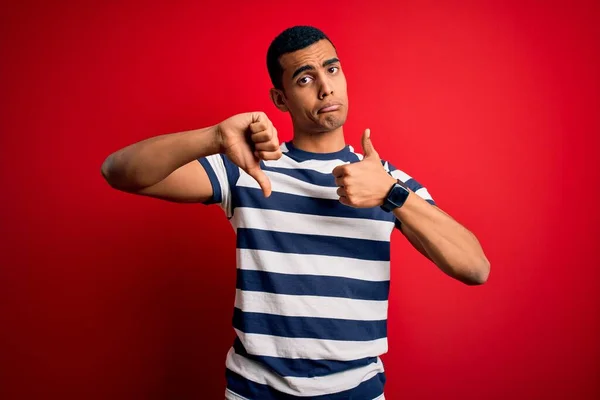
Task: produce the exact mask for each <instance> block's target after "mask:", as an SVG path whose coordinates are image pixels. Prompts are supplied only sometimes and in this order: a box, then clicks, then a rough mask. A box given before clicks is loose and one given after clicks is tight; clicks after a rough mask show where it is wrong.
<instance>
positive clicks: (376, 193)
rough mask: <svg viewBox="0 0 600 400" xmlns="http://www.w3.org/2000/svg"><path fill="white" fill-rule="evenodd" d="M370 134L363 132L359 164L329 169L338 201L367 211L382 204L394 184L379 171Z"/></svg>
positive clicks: (386, 175)
mask: <svg viewBox="0 0 600 400" xmlns="http://www.w3.org/2000/svg"><path fill="white" fill-rule="evenodd" d="M370 135H371V131H370V129H366V130H365V132H364V133H363V137H362V147H363V152H364V158H363V159H362V161H359V162H356V163H352V164H345V165H339V166H337V167H335V168H334V169H333V176H334V177H335V184H336V185H337V186H338V190H337V194H338V196H340V202H341V203H342V204H345V205H347V206H350V207H355V208H370V207H377V206H380V205H382V204H383V201H384V199H385V196H386V195H387V194H388V192H389V191H390V188H391V187H392V185H393V184H394V183H396V179H394V178H393V177H392V176H390V175H389V174H388V173H387V172H386V171H385V169H384V168H383V165H382V164H381V158H379V154H378V153H377V151H376V150H375V148H374V147H373V143H371V137H370Z"/></svg>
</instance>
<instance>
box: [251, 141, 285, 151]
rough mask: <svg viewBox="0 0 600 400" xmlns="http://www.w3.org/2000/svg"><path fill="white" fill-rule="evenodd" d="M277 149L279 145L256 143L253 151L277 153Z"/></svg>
mask: <svg viewBox="0 0 600 400" xmlns="http://www.w3.org/2000/svg"><path fill="white" fill-rule="evenodd" d="M278 149H279V144H278V143H275V142H273V141H272V140H271V141H268V142H262V143H256V144H255V145H254V150H256V151H277V150H278Z"/></svg>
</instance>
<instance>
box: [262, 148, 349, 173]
mask: <svg viewBox="0 0 600 400" xmlns="http://www.w3.org/2000/svg"><path fill="white" fill-rule="evenodd" d="M282 151H283V150H282ZM264 163H265V165H266V166H267V167H276V168H285V169H310V170H313V171H317V172H320V173H322V174H331V173H332V172H333V169H334V168H335V167H337V166H338V165H343V164H349V163H350V162H349V161H343V160H306V161H301V162H298V161H296V160H294V159H293V158H290V157H288V156H285V157H281V158H280V159H279V160H267V161H264Z"/></svg>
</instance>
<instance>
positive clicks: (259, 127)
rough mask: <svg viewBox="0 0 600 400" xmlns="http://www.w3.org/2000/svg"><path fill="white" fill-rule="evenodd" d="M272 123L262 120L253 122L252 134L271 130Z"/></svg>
mask: <svg viewBox="0 0 600 400" xmlns="http://www.w3.org/2000/svg"><path fill="white" fill-rule="evenodd" d="M270 122H271V121H269V120H268V119H261V120H259V121H258V122H253V123H251V124H250V132H251V133H252V134H254V133H259V132H262V131H266V130H267V129H268V128H269V124H270Z"/></svg>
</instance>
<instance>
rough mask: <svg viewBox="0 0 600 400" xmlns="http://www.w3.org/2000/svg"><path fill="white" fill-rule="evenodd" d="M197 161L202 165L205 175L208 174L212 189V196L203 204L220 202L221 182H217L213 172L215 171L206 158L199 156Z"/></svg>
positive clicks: (221, 197)
mask: <svg viewBox="0 0 600 400" xmlns="http://www.w3.org/2000/svg"><path fill="white" fill-rule="evenodd" d="M198 161H199V162H200V165H202V166H203V167H204V169H205V170H206V175H208V179H209V180H210V184H211V186H212V189H213V195H212V197H211V198H209V199H208V200H206V201H205V202H204V204H215V203H220V202H221V200H222V199H223V196H222V195H221V184H220V183H219V179H218V178H217V174H215V171H214V170H213V168H212V166H211V165H210V163H209V162H208V160H207V159H206V158H204V157H203V158H199V159H198Z"/></svg>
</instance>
